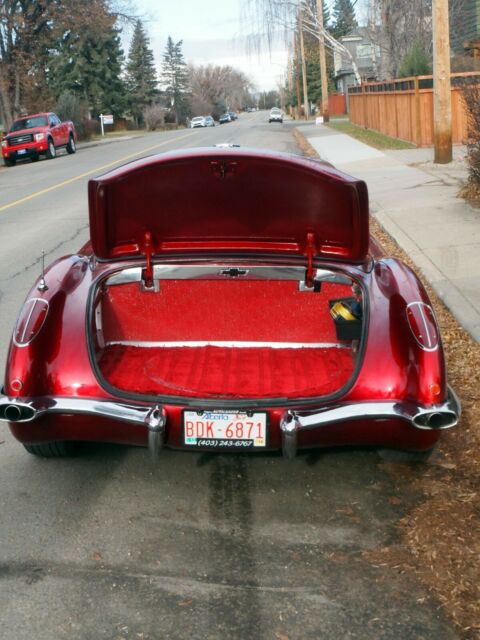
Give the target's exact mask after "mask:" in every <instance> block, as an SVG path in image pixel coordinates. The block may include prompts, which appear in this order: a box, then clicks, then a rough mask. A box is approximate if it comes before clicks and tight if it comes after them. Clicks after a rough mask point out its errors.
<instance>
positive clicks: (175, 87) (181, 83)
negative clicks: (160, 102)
mask: <svg viewBox="0 0 480 640" xmlns="http://www.w3.org/2000/svg"><path fill="white" fill-rule="evenodd" d="M182 44H183V40H179V41H178V42H174V41H173V40H172V38H171V37H170V36H168V40H167V46H166V47H165V52H164V54H163V65H162V81H163V84H164V86H165V96H166V98H167V104H168V106H170V107H171V110H172V112H173V114H174V117H175V124H178V123H179V122H181V121H183V120H184V119H185V118H186V117H187V115H188V113H189V108H190V105H189V95H190V92H189V82H188V70H187V65H186V63H185V60H184V58H183V53H182Z"/></svg>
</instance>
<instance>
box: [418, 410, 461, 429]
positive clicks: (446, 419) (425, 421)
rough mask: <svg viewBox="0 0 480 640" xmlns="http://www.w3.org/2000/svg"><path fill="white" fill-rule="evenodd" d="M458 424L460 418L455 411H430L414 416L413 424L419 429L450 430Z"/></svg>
mask: <svg viewBox="0 0 480 640" xmlns="http://www.w3.org/2000/svg"><path fill="white" fill-rule="evenodd" d="M457 422H458V416H457V414H456V413H454V412H453V411H430V412H427V413H419V414H418V415H416V416H414V418H413V424H414V425H415V426H416V427H418V428H419V429H432V430H434V431H436V430H438V429H450V428H451V427H454V426H455V425H456V424H457Z"/></svg>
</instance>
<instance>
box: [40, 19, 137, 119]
mask: <svg viewBox="0 0 480 640" xmlns="http://www.w3.org/2000/svg"><path fill="white" fill-rule="evenodd" d="M122 61H123V51H122V49H121V47H120V37H119V31H118V30H117V29H115V28H114V27H113V26H111V27H109V28H107V29H105V30H104V31H102V32H91V31H84V32H81V33H78V32H77V33H72V32H71V31H69V32H67V33H65V34H64V36H63V38H62V40H61V42H60V43H59V44H58V47H56V49H55V51H54V53H53V54H52V56H51V60H50V62H49V65H48V79H49V85H50V87H51V88H52V91H53V93H54V94H55V95H56V96H57V97H58V96H60V95H61V94H62V92H63V91H65V90H69V91H72V92H73V93H75V94H76V95H77V96H79V98H81V99H82V100H83V101H84V102H85V104H86V105H87V106H88V109H89V111H90V112H91V115H92V116H93V117H97V116H98V115H99V114H100V113H112V114H113V115H114V116H116V117H119V116H122V115H123V113H124V110H125V108H126V100H125V85H124V83H123V81H122V79H121V73H122Z"/></svg>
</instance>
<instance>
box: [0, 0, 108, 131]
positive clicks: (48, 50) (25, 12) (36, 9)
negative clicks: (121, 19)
mask: <svg viewBox="0 0 480 640" xmlns="http://www.w3.org/2000/svg"><path fill="white" fill-rule="evenodd" d="M112 11H113V10H112V9H111V7H110V5H109V4H107V0H41V1H39V0H0V18H1V19H0V121H3V123H4V125H6V126H9V125H10V123H11V121H12V120H13V119H14V118H15V117H17V116H18V115H19V114H20V112H21V111H22V109H25V108H26V109H30V108H33V107H34V106H35V105H34V104H33V102H34V101H35V103H37V104H38V101H39V99H40V100H41V101H42V103H43V104H44V105H45V106H46V105H47V104H50V103H52V102H53V96H51V95H50V93H49V87H48V85H47V74H48V69H47V67H48V64H47V63H48V60H49V59H50V58H51V54H52V51H54V50H55V47H56V43H57V42H58V41H60V40H61V39H62V37H64V36H65V34H72V35H73V34H76V33H78V32H80V31H82V29H84V30H85V29H88V30H89V31H90V33H98V32H101V31H102V30H104V29H105V28H108V27H109V26H110V25H111V24H112V19H113V21H115V19H116V14H114V13H113V12H112Z"/></svg>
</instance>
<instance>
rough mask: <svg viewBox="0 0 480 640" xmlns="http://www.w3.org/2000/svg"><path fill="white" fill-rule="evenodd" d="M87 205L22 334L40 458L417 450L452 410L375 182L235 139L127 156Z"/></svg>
mask: <svg viewBox="0 0 480 640" xmlns="http://www.w3.org/2000/svg"><path fill="white" fill-rule="evenodd" d="M88 202H89V217H90V241H89V242H88V243H87V244H86V245H85V246H84V247H83V248H81V249H79V250H78V251H77V252H76V253H75V255H70V256H65V257H62V258H59V259H57V260H56V261H55V262H53V263H52V264H51V265H50V266H49V267H48V268H47V269H46V270H45V272H44V273H43V272H42V273H40V274H39V277H38V279H37V281H36V282H34V283H33V287H32V289H31V291H30V293H29V294H28V295H27V298H26V300H25V303H24V305H23V307H22V309H21V310H20V313H19V315H18V318H17V322H16V326H15V328H14V330H13V332H12V338H11V343H10V349H9V353H8V357H7V365H6V370H5V379H4V383H3V386H2V385H0V389H1V391H0V420H4V421H6V422H7V423H8V424H9V427H10V430H11V432H12V434H13V435H14V436H15V438H17V439H18V440H19V441H20V442H21V443H23V444H24V445H25V447H26V449H27V451H29V452H30V453H32V454H34V455H39V456H46V457H59V456H65V455H69V454H70V453H73V452H74V450H75V448H76V445H77V443H78V442H79V441H82V440H87V441H96V442H102V441H103V442H112V443H123V444H130V445H143V446H147V445H148V446H149V448H150V451H151V453H152V455H153V457H157V456H158V454H159V452H160V450H161V449H162V447H164V446H165V447H171V448H174V449H183V450H185V451H215V452H220V453H221V452H224V451H245V450H247V451H250V452H255V451H262V452H263V451H282V452H283V454H284V456H285V457H286V458H292V457H294V456H295V454H296V452H297V449H308V448H313V447H337V446H340V445H356V446H370V447H372V446H377V447H380V448H382V449H390V448H395V449H400V450H402V455H405V456H407V457H408V458H410V459H417V460H419V459H424V458H425V457H426V456H428V454H429V453H430V451H431V450H432V448H433V447H434V445H435V443H436V442H437V441H438V439H439V438H440V436H441V433H442V431H443V430H444V429H448V428H450V427H454V426H455V425H456V424H457V421H458V418H459V415H460V403H459V401H458V399H457V397H456V395H455V393H454V392H453V390H452V389H451V388H450V387H449V386H448V384H447V377H446V368H445V359H444V354H443V348H442V342H441V339H440V332H439V327H438V324H437V320H436V318H435V314H434V311H433V309H432V306H431V302H430V300H429V298H428V294H427V292H426V290H425V288H424V287H423V285H422V284H421V282H420V281H419V279H418V278H417V276H416V275H415V273H414V272H413V271H412V270H411V269H410V268H409V267H408V266H407V265H406V264H404V263H402V262H401V261H400V260H397V259H395V258H388V257H385V256H384V255H383V254H382V252H381V248H380V247H379V246H378V244H377V243H375V241H374V240H373V239H371V238H370V234H369V206H368V192H367V186H366V184H365V182H363V181H362V180H359V179H356V178H354V177H351V176H349V175H346V174H344V173H342V172H340V171H337V170H336V169H335V168H334V167H332V166H331V165H330V164H328V163H324V162H321V161H319V160H317V159H313V158H306V157H303V156H297V155H294V154H287V153H281V152H278V151H261V150H254V149H242V148H236V147H234V146H232V145H222V147H219V146H217V147H209V148H196V149H182V150H177V151H171V152H168V153H162V154H158V155H154V156H148V157H146V158H143V159H141V160H135V161H134V162H130V163H128V164H126V165H124V166H122V167H117V168H115V169H113V170H112V171H110V172H108V173H106V174H104V175H101V176H98V177H95V178H92V179H91V180H90V181H89V184H88ZM299 202H301V203H302V206H301V207H299V206H298V203H299ZM132 212H134V213H132ZM292 212H295V215H292ZM395 454H397V452H395ZM293 472H295V470H293Z"/></svg>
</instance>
